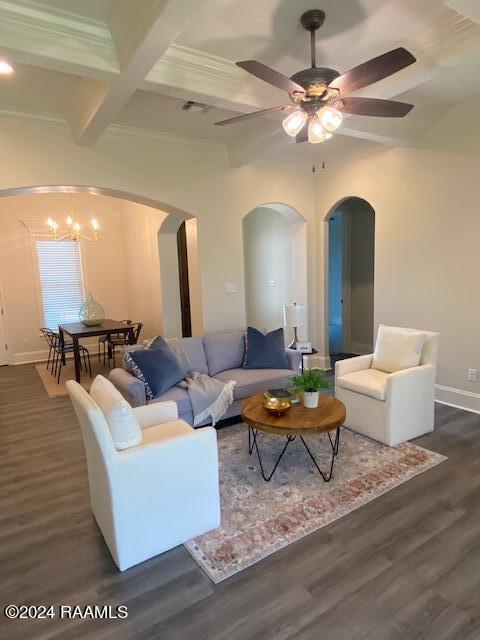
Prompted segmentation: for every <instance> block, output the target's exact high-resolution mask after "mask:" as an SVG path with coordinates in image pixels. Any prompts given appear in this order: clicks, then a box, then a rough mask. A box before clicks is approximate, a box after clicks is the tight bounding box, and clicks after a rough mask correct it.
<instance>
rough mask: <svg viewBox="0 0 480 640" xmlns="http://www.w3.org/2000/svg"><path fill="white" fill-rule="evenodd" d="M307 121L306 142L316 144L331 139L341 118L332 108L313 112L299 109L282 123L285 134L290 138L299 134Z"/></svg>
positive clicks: (336, 110)
mask: <svg viewBox="0 0 480 640" xmlns="http://www.w3.org/2000/svg"><path fill="white" fill-rule="evenodd" d="M307 120H308V141H309V142H311V143H313V144H316V143H317V142H323V141H324V140H328V139H329V138H331V137H332V133H333V132H334V131H335V130H336V129H338V127H339V126H340V125H341V124H342V120H343V116H342V114H341V113H340V111H338V109H335V108H334V107H320V109H316V110H314V111H311V110H310V113H308V112H307V111H306V110H304V109H302V108H299V109H297V110H295V111H294V112H293V113H290V114H289V115H288V116H287V117H286V118H285V120H284V121H283V122H282V125H283V128H284V130H285V133H287V134H288V135H289V136H292V138H295V136H296V135H297V134H298V133H300V131H301V130H302V129H303V127H304V126H305V124H306V122H307Z"/></svg>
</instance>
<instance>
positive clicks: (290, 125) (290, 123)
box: [282, 110, 307, 138]
mask: <svg viewBox="0 0 480 640" xmlns="http://www.w3.org/2000/svg"><path fill="white" fill-rule="evenodd" d="M306 121H307V114H306V113H305V111H300V110H299V111H294V112H293V113H291V114H290V115H288V116H287V117H286V118H285V120H284V121H283V122H282V126H283V128H284V130H285V133H288V135H289V136H291V137H292V138H294V137H295V136H296V135H297V133H299V132H300V131H301V129H302V128H303V126H304V124H305V122H306Z"/></svg>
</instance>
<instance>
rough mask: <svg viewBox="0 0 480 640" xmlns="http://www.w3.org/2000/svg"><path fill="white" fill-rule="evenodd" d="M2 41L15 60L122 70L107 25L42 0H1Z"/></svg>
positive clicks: (65, 69)
mask: <svg viewBox="0 0 480 640" xmlns="http://www.w3.org/2000/svg"><path fill="white" fill-rule="evenodd" d="M0 43H1V48H2V49H3V50H9V51H12V52H13V54H14V55H13V58H14V60H17V61H18V62H24V63H27V64H37V65H38V64H39V59H40V60H41V61H42V63H43V66H45V67H46V68H52V69H54V70H57V71H62V72H66V73H68V72H70V73H74V72H75V71H76V67H78V68H79V69H80V70H84V71H87V70H88V69H91V70H92V71H94V72H95V71H96V72H97V73H98V72H100V73H102V72H103V73H105V72H107V73H108V74H118V73H119V64H118V59H117V53H116V49H115V46H114V44H113V41H112V38H111V34H110V31H109V29H108V27H107V25H105V24H103V23H101V22H98V21H96V20H90V19H87V18H84V17H81V16H77V15H74V14H70V13H67V12H65V11H61V10H59V9H53V8H48V9H47V8H46V7H45V6H44V5H41V4H40V3H37V2H33V1H27V0H17V1H16V2H9V1H7V0H0Z"/></svg>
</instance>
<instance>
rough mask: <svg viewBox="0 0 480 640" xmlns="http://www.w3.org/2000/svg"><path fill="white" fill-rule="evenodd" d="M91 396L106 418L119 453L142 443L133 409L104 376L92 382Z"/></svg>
mask: <svg viewBox="0 0 480 640" xmlns="http://www.w3.org/2000/svg"><path fill="white" fill-rule="evenodd" d="M90 395H91V397H92V399H93V400H94V402H96V403H97V405H98V406H99V408H100V410H101V412H102V413H103V415H104V416H105V420H106V421H107V424H108V428H109V429H110V433H111V434H112V440H113V444H114V446H115V448H116V449H117V450H118V451H122V450H123V449H129V448H130V447H135V446H137V445H139V444H140V443H141V442H142V432H141V430H140V425H139V423H138V420H137V418H136V417H135V414H134V412H133V409H132V407H131V406H130V405H129V404H128V402H127V401H126V400H125V399H124V398H123V396H122V395H121V393H119V392H118V391H117V389H115V387H114V386H113V384H112V383H111V382H110V381H109V380H107V379H106V378H104V377H103V376H97V377H96V378H95V380H94V381H93V382H92V386H91V389H90Z"/></svg>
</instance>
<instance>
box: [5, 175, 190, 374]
mask: <svg viewBox="0 0 480 640" xmlns="http://www.w3.org/2000/svg"><path fill="white" fill-rule="evenodd" d="M69 194H72V196H71V197H72V200H73V208H74V212H75V216H76V218H77V219H78V221H79V222H80V224H81V225H82V229H83V228H86V227H87V226H88V222H89V220H90V219H91V218H92V217H95V218H96V219H97V220H98V222H99V223H100V233H99V238H98V242H88V241H83V240H82V241H81V243H80V244H81V255H82V266H83V279H84V290H85V293H87V292H89V291H92V293H93V295H94V297H95V298H96V299H97V300H98V301H99V302H100V303H101V304H102V306H104V308H105V312H106V314H107V316H108V317H111V318H114V319H123V318H130V319H132V320H133V321H140V322H143V323H144V328H143V331H142V336H141V338H148V337H153V336H154V335H158V334H163V333H164V314H165V308H164V305H163V299H162V298H163V292H162V282H161V275H162V274H161V271H160V256H159V242H158V236H159V231H160V230H161V229H168V228H169V225H171V224H172V222H171V221H172V220H176V219H180V223H181V222H185V225H186V227H187V228H189V229H190V230H191V231H190V235H193V236H194V237H195V238H196V219H195V218H194V217H193V216H192V215H191V214H189V213H187V212H185V211H181V210H179V209H177V208H175V207H170V206H169V205H166V204H165V203H162V202H159V201H152V200H149V199H145V198H143V197H141V196H136V195H135V194H131V193H128V192H122V191H118V190H112V189H103V188H100V187H89V186H84V185H80V186H75V185H43V186H36V187H25V188H19V189H8V190H3V191H0V297H1V298H2V302H3V308H4V310H5V313H4V316H3V319H4V323H3V324H4V326H3V327H1V328H0V334H2V333H4V335H1V336H0V337H1V338H2V340H3V337H5V342H6V343H7V344H8V351H7V359H6V362H5V363H8V364H17V363H23V362H32V361H39V360H42V359H43V358H44V357H45V345H44V341H43V340H42V338H41V336H40V332H39V328H40V327H41V326H43V313H42V308H41V302H40V303H39V294H38V289H39V287H38V282H37V281H38V277H37V276H38V274H37V276H36V273H35V271H36V269H35V253H34V252H33V251H32V242H31V232H30V229H35V230H36V232H40V233H41V232H44V233H45V234H46V233H47V232H48V228H47V225H46V220H47V218H48V217H52V218H54V219H56V221H57V222H58V223H59V224H60V226H62V227H63V226H64V223H65V219H66V217H67V215H68V213H69V209H70V202H69V200H70V195H69ZM191 244H192V246H193V247H194V248H193V249H192V253H193V254H194V257H193V258H192V263H193V264H194V267H192V271H193V272H194V274H195V275H194V277H195V278H196V281H197V285H196V287H195V291H196V297H195V296H194V305H195V318H196V322H197V325H200V326H201V319H202V311H201V294H200V285H199V280H200V275H199V270H198V256H197V254H196V251H197V250H196V244H195V243H191ZM37 271H38V268H37ZM167 314H168V310H167ZM94 353H95V351H94Z"/></svg>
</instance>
